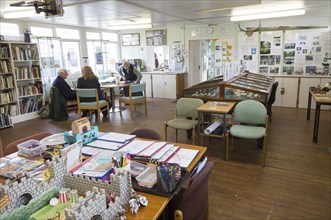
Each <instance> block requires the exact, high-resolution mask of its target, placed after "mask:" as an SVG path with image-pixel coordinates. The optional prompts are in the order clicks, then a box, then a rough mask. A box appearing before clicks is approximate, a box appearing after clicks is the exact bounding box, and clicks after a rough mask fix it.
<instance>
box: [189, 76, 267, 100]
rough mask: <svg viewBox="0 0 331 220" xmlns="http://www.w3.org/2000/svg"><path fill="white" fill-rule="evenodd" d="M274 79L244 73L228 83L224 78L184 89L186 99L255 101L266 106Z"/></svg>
mask: <svg viewBox="0 0 331 220" xmlns="http://www.w3.org/2000/svg"><path fill="white" fill-rule="evenodd" d="M272 83H273V78H272V77H268V76H264V75H260V74H255V73H243V74H240V75H238V76H236V77H234V78H232V79H230V80H228V81H223V80H222V78H220V77H218V78H217V79H215V78H214V79H211V80H208V81H205V82H202V83H199V84H197V85H194V86H192V87H189V88H186V89H184V97H196V98H201V99H203V100H204V101H241V100H246V99H254V100H257V101H260V102H262V103H263V104H266V103H267V101H268V97H269V94H270V92H271V87H272Z"/></svg>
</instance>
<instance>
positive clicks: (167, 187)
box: [156, 164, 181, 193]
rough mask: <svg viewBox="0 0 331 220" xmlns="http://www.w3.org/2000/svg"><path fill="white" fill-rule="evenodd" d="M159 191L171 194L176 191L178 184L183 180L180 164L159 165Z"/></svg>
mask: <svg viewBox="0 0 331 220" xmlns="http://www.w3.org/2000/svg"><path fill="white" fill-rule="evenodd" d="M156 175H157V190H158V191H159V192H164V193H171V192H173V191H175V189H176V184H177V182H178V180H179V179H180V178H181V170H180V166H179V165H178V164H159V165H158V166H157V167H156Z"/></svg>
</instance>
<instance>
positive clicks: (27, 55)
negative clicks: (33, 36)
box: [12, 47, 39, 61]
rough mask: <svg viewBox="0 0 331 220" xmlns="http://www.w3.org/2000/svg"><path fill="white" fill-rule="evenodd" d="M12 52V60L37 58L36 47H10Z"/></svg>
mask: <svg viewBox="0 0 331 220" xmlns="http://www.w3.org/2000/svg"><path fill="white" fill-rule="evenodd" d="M12 53H13V58H14V60H19V61H21V60H38V59H39V58H38V49H37V47H35V48H24V47H12Z"/></svg>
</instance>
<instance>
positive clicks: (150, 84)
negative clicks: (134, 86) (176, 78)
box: [141, 74, 152, 98]
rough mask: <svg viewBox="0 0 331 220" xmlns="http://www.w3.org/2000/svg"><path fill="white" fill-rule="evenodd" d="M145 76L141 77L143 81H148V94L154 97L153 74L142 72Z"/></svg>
mask: <svg viewBox="0 0 331 220" xmlns="http://www.w3.org/2000/svg"><path fill="white" fill-rule="evenodd" d="M142 75H143V78H142V79H141V82H142V83H146V96H147V97H149V98H151V97H152V75H151V74H142Z"/></svg>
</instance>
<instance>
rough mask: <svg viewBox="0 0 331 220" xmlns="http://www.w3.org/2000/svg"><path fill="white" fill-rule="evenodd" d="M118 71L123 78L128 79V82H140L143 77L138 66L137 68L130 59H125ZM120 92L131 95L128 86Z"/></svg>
mask: <svg viewBox="0 0 331 220" xmlns="http://www.w3.org/2000/svg"><path fill="white" fill-rule="evenodd" d="M118 72H119V73H120V75H121V77H122V79H121V80H123V81H126V82H128V83H140V80H141V78H142V77H143V76H142V75H141V73H140V72H139V70H137V68H135V67H134V66H133V65H132V64H131V63H130V62H129V61H128V60H124V61H123V64H122V66H121V67H120V68H119V70H118ZM120 94H124V95H125V96H129V89H128V88H127V87H124V88H121V89H120ZM133 95H134V94H133Z"/></svg>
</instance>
